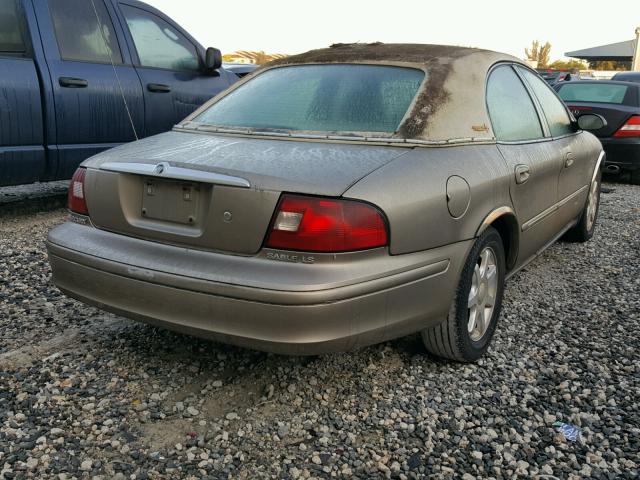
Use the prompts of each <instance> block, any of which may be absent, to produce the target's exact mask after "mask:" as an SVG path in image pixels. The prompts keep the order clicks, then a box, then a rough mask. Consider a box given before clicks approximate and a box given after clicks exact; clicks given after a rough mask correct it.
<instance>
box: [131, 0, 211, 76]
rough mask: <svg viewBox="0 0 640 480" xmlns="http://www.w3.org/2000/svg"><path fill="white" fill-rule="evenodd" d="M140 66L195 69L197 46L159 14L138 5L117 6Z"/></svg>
mask: <svg viewBox="0 0 640 480" xmlns="http://www.w3.org/2000/svg"><path fill="white" fill-rule="evenodd" d="M120 7H121V8H122V12H123V13H124V16H125V18H126V20H127V25H128V27H129V31H130V32H131V36H132V37H133V43H134V44H135V46H136V51H137V52H138V58H139V59H140V65H141V66H143V67H154V68H164V69H169V70H189V71H194V70H198V69H199V67H200V62H199V61H198V54H197V51H196V47H195V46H194V45H193V44H192V43H191V42H190V41H189V40H187V39H186V38H185V37H184V35H182V34H181V33H180V32H178V31H177V30H176V29H175V28H173V27H172V26H171V25H169V24H168V23H167V22H165V21H164V20H162V19H161V18H160V17H158V16H156V15H154V14H152V13H149V12H147V11H145V10H141V9H139V8H135V7H130V6H128V5H120Z"/></svg>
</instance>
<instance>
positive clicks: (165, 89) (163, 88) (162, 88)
mask: <svg viewBox="0 0 640 480" xmlns="http://www.w3.org/2000/svg"><path fill="white" fill-rule="evenodd" d="M147 90H149V91H150V92H158V93H169V92H170V91H171V87H170V86H169V85H163V84H161V83H148V84H147Z"/></svg>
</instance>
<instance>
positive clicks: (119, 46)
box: [47, 0, 126, 66]
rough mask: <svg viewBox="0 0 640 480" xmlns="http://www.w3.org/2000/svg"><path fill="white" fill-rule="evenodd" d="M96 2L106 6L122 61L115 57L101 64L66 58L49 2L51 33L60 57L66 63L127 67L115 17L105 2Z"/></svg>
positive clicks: (97, 0)
mask: <svg viewBox="0 0 640 480" xmlns="http://www.w3.org/2000/svg"><path fill="white" fill-rule="evenodd" d="M94 1H96V2H102V5H103V6H104V10H105V12H106V13H107V17H108V18H109V21H110V22H111V29H112V31H113V36H114V37H115V39H116V44H117V46H118V51H119V52H120V61H119V62H118V61H116V60H115V59H114V58H113V57H111V58H110V60H109V61H108V62H99V61H95V60H78V59H77V58H68V57H65V56H64V55H63V53H62V48H61V47H60V41H59V40H58V34H57V33H56V23H55V21H54V20H53V12H52V10H51V9H52V2H47V9H48V10H49V20H50V21H51V31H52V33H53V38H55V40H56V46H57V47H58V55H59V56H60V60H61V61H64V62H80V63H89V64H93V65H115V66H120V65H126V62H125V58H124V54H123V52H122V45H120V39H119V38H118V32H117V31H116V27H115V25H114V23H113V16H112V15H111V12H110V11H109V8H108V7H107V3H106V1H105V0H94Z"/></svg>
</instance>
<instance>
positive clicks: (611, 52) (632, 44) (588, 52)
mask: <svg viewBox="0 0 640 480" xmlns="http://www.w3.org/2000/svg"><path fill="white" fill-rule="evenodd" d="M635 48H636V41H635V40H628V41H626V42H618V43H610V44H609V45H601V46H599V47H592V48H585V49H583V50H576V51H574V52H567V53H565V55H566V56H567V57H573V58H581V59H583V60H591V61H607V60H612V61H631V60H632V59H633V53H634V52H635Z"/></svg>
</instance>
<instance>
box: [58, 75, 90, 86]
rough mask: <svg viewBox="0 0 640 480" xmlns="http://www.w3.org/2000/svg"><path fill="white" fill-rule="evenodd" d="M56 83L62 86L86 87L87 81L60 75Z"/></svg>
mask: <svg viewBox="0 0 640 480" xmlns="http://www.w3.org/2000/svg"><path fill="white" fill-rule="evenodd" d="M58 83H59V84H60V86H61V87H64V88H87V87H88V86H89V82H87V81H86V80H85V79H84V78H72V77H60V78H59V79H58Z"/></svg>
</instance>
